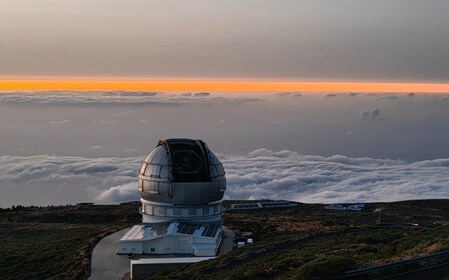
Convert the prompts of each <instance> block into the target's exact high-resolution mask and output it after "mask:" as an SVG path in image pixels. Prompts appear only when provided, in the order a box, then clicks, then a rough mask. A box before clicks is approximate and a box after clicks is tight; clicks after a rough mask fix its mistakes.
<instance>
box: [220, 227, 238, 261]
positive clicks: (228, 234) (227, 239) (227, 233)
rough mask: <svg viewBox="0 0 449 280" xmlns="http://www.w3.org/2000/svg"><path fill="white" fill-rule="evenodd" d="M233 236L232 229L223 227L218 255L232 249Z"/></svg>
mask: <svg viewBox="0 0 449 280" xmlns="http://www.w3.org/2000/svg"><path fill="white" fill-rule="evenodd" d="M234 237H235V234H234V232H233V231H232V230H230V229H228V228H226V227H223V241H222V243H221V247H220V251H219V252H218V255H219V256H221V255H223V254H226V253H227V252H229V251H231V250H232V249H233V246H234Z"/></svg>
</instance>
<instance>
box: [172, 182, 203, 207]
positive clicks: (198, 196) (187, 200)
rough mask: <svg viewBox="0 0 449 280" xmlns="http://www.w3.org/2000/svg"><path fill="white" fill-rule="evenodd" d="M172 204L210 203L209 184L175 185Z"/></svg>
mask: <svg viewBox="0 0 449 280" xmlns="http://www.w3.org/2000/svg"><path fill="white" fill-rule="evenodd" d="M173 186H174V187H173V204H180V205H199V204H207V203H209V202H211V191H210V189H211V183H207V182H205V183H175V184H174V185H173Z"/></svg>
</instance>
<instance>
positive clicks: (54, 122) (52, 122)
mask: <svg viewBox="0 0 449 280" xmlns="http://www.w3.org/2000/svg"><path fill="white" fill-rule="evenodd" d="M68 122H69V120H62V121H49V123H50V124H56V125H57V124H66V123H68Z"/></svg>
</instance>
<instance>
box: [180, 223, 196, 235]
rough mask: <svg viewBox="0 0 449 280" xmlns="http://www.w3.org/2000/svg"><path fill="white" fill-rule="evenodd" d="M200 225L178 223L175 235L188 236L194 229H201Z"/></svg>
mask: <svg viewBox="0 0 449 280" xmlns="http://www.w3.org/2000/svg"><path fill="white" fill-rule="evenodd" d="M201 227H202V226H201V225H198V224H192V223H186V222H180V223H179V224H178V227H177V231H176V232H177V233H182V234H190V235H192V234H193V233H194V232H195V230H196V229H199V228H201Z"/></svg>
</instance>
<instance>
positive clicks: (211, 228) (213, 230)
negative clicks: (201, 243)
mask: <svg viewBox="0 0 449 280" xmlns="http://www.w3.org/2000/svg"><path fill="white" fill-rule="evenodd" d="M217 229H218V226H217V225H210V226H208V227H207V228H205V229H204V231H203V233H202V234H201V235H202V236H207V237H212V236H214V235H215V233H216V232H217V231H216V230H217Z"/></svg>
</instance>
